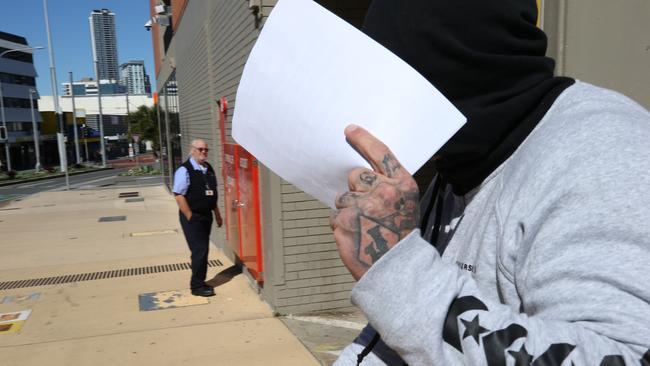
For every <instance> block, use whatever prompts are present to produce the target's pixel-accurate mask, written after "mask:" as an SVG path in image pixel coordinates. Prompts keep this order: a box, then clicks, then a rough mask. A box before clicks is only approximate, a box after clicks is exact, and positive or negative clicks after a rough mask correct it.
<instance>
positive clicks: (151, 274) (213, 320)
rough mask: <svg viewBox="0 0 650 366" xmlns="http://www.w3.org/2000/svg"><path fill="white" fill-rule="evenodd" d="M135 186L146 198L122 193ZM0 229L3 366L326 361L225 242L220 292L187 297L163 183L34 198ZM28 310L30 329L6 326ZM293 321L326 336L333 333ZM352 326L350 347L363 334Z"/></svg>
mask: <svg viewBox="0 0 650 366" xmlns="http://www.w3.org/2000/svg"><path fill="white" fill-rule="evenodd" d="M128 190H131V191H133V190H137V191H138V193H139V194H138V197H135V198H136V199H133V198H134V197H131V198H130V199H125V198H119V197H118V196H119V194H120V193H124V192H125V191H128ZM139 198H144V200H139ZM100 219H102V220H105V221H101V222H100ZM0 233H1V234H0V253H2V255H1V256H0V355H1V356H0V365H6V366H9V365H12V366H13V365H21V366H25V365H34V366H36V365H38V366H41V365H48V366H50V365H66V366H67V365H94V366H100V365H111V366H112V365H139V366H142V365H207V364H212V365H269V364H276V365H283V366H284V365H300V366H305V365H319V364H325V363H326V362H328V361H322V360H321V361H319V360H317V359H316V358H315V357H314V355H313V354H312V353H311V352H310V351H309V350H308V349H307V348H306V347H305V345H307V346H310V345H311V347H314V348H316V349H317V348H318V347H320V346H321V345H322V344H321V343H322V342H321V343H319V342H320V341H319V340H318V339H316V340H315V341H313V339H312V338H310V337H311V336H310V335H309V334H307V335H306V336H305V338H304V339H303V340H302V341H301V339H298V338H297V337H296V336H295V335H294V334H293V333H291V332H290V331H289V329H288V328H287V325H285V324H284V323H283V321H282V320H281V319H279V318H277V317H274V315H273V312H272V311H271V310H270V309H269V307H268V306H267V305H266V304H265V303H264V302H263V301H261V300H260V298H259V296H258V295H257V293H256V292H255V291H254V290H253V288H252V287H251V286H250V285H249V283H248V281H247V279H246V278H244V276H242V275H240V274H239V275H238V273H237V271H236V268H235V267H233V265H232V263H231V262H230V261H229V260H228V259H227V258H226V256H224V255H223V253H221V252H220V251H219V250H218V249H216V248H215V247H212V248H211V254H210V260H211V267H210V268H209V272H208V277H212V276H214V277H215V279H214V283H216V284H219V286H218V287H216V288H215V292H216V293H217V296H215V297H211V298H207V299H206V298H200V297H194V296H191V295H190V294H189V293H188V291H187V290H186V288H187V286H188V281H189V275H190V272H189V270H188V269H187V264H185V263H187V262H188V261H189V251H188V249H187V246H186V244H185V241H184V238H183V235H182V232H181V231H180V227H179V224H178V216H177V209H176V206H175V203H174V201H173V200H172V199H171V197H170V196H169V194H168V193H167V192H166V190H165V189H164V188H163V187H162V186H154V187H140V188H137V189H102V190H78V191H69V192H66V191H62V192H46V193H41V194H37V195H34V196H30V197H27V198H24V199H23V200H22V201H20V202H12V203H11V204H9V205H7V206H4V207H2V208H0ZM98 278H101V279H98ZM30 280H31V281H30ZM26 310H31V313H29V314H28V318H27V319H26V320H25V321H24V322H20V321H15V320H13V321H12V320H11V318H12V316H11V314H10V315H7V316H6V317H5V319H4V320H5V321H4V322H3V321H2V320H3V319H2V317H1V315H2V314H6V313H16V312H20V311H26ZM21 314H23V315H26V314H27V313H26V312H25V313H21ZM284 321H286V322H287V323H288V324H289V326H291V327H293V328H295V329H298V333H300V332H303V333H305V332H306V333H310V332H311V333H320V334H321V337H322V336H325V337H327V333H328V332H329V330H328V329H333V328H331V327H330V328H328V327H325V328H323V324H322V323H319V321H316V322H313V321H310V320H309V319H284ZM9 324H11V325H9ZM310 324H311V325H310ZM339 325H340V324H335V325H334V328H338V327H339ZM21 326H22V328H20V327H21ZM310 327H311V328H310ZM346 327H347V328H350V334H347V333H346V335H344V336H343V337H339V338H337V339H338V342H339V343H341V344H342V345H343V344H344V343H347V342H348V338H349V337H350V336H352V335H353V334H354V333H356V330H354V328H355V327H356V325H352V327H348V325H346V324H343V327H342V328H346ZM323 332H325V334H323ZM303 335H304V334H303ZM325 343H327V342H325ZM330 343H336V342H330ZM337 344H338V343H337ZM321 348H322V347H321ZM317 351H318V349H317ZM325 351H327V352H329V350H325ZM336 352H338V351H334V354H335V353H336ZM330 353H332V352H330ZM332 357H334V356H332Z"/></svg>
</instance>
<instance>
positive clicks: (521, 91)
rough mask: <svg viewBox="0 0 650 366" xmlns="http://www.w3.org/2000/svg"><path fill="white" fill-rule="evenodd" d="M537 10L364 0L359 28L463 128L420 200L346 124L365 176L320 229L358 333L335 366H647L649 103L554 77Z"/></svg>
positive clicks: (400, 171)
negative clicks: (358, 321) (456, 113)
mask: <svg viewBox="0 0 650 366" xmlns="http://www.w3.org/2000/svg"><path fill="white" fill-rule="evenodd" d="M536 18H537V10H536V6H535V1H534V0H506V1H502V2H487V1H483V2H477V1H472V0H458V1H456V2H453V3H448V2H444V1H441V0H417V1H415V0H414V1H390V0H375V1H374V2H373V3H372V5H371V7H370V9H369V11H368V15H367V17H366V24H365V31H366V32H367V33H368V34H369V35H370V36H371V37H373V38H374V39H376V40H377V41H378V42H380V43H382V44H383V45H385V46H386V47H387V48H389V49H390V50H392V51H393V52H394V53H396V54H397V55H398V56H400V57H402V58H403V59H404V60H405V61H406V62H408V63H409V64H411V65H412V66H413V67H414V68H415V69H417V70H418V71H420V72H421V73H422V74H423V75H424V76H425V77H427V78H428V79H429V80H430V81H431V82H432V83H433V84H434V85H435V86H436V87H438V89H440V90H441V91H442V92H443V94H445V95H446V96H447V97H448V98H449V99H450V100H451V101H452V102H453V103H454V104H455V105H456V106H457V107H458V108H459V109H460V110H461V112H463V113H464V114H465V115H466V117H467V118H468V122H467V124H466V125H465V126H464V127H463V128H462V129H461V130H460V131H459V132H458V133H457V134H456V135H455V136H454V137H452V139H451V140H450V141H449V142H448V143H447V144H446V145H445V146H443V148H442V149H441V150H440V151H439V152H438V153H437V154H436V156H435V158H434V160H435V161H434V164H435V167H436V170H437V172H438V175H437V177H436V178H435V179H434V181H433V182H432V184H431V185H430V187H429V189H428V190H427V191H426V192H425V193H424V194H423V196H422V199H421V200H420V202H419V204H418V202H417V201H418V197H419V194H418V193H419V192H418V189H417V185H416V183H415V181H414V179H413V178H412V176H411V174H410V173H409V172H407V171H406V170H405V169H404V168H403V167H402V166H401V165H400V164H399V162H398V160H397V158H396V157H394V156H393V155H392V153H391V152H390V151H389V150H388V149H387V148H386V146H384V145H383V144H382V143H381V142H380V141H378V140H376V139H375V138H374V137H373V136H371V135H370V134H368V132H366V131H365V130H364V129H363V128H361V127H358V126H349V127H348V128H347V129H346V131H345V136H346V138H347V140H348V141H349V142H350V144H351V145H353V146H354V147H355V148H356V149H357V150H358V151H359V152H360V153H361V154H362V155H363V156H364V157H365V158H366V160H368V162H369V163H370V165H371V166H372V170H368V169H363V168H359V169H356V170H354V171H352V172H351V173H350V175H349V186H350V191H349V192H346V193H343V194H341V195H340V196H339V197H338V198H337V208H338V209H339V210H338V211H337V212H336V213H335V214H334V215H333V216H332V219H331V225H332V228H333V230H334V237H335V239H336V242H337V245H338V248H339V253H340V255H341V258H342V260H343V262H344V263H345V265H346V266H347V267H348V269H349V270H350V272H351V273H352V275H353V276H354V277H355V278H356V279H357V280H358V283H357V284H356V285H355V287H354V289H353V291H352V301H353V302H354V303H355V304H356V305H357V306H358V307H359V308H361V310H362V311H363V312H364V313H365V314H366V316H367V317H368V319H369V323H370V325H369V326H368V327H367V328H366V329H364V331H363V332H362V334H361V335H360V336H359V337H358V338H357V340H355V342H354V343H353V344H352V345H350V346H348V347H347V348H346V349H345V350H344V352H343V354H342V355H341V357H340V358H339V360H338V361H337V362H336V364H335V365H354V364H359V363H361V364H363V365H384V364H387V365H403V364H409V365H412V366H414V365H489V366H492V365H639V364H641V365H644V366H648V365H650V286H649V285H648V284H650V272H649V271H648V269H647V265H648V263H650V194H649V193H648V192H647V187H650V169H649V168H650V113H649V112H648V111H647V110H646V109H644V108H643V107H641V106H640V105H638V104H636V103H635V102H634V101H632V100H630V99H628V98H627V97H625V96H623V95H621V94H618V93H616V92H613V91H610V90H606V89H601V88H598V87H596V86H593V85H590V84H587V83H584V82H580V81H574V80H573V79H569V78H558V77H555V76H553V66H554V64H553V61H552V60H551V59H549V58H547V57H545V56H544V54H545V49H546V37H545V35H544V34H543V32H542V31H541V30H539V29H538V28H537V27H535V23H536ZM432 118H435V116H433V117H432Z"/></svg>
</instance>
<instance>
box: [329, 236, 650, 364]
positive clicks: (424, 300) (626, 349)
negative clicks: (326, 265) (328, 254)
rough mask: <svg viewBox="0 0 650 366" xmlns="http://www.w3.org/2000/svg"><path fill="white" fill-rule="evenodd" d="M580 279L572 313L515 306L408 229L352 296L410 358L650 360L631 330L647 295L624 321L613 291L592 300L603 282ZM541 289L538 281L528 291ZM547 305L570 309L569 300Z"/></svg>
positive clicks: (648, 324) (647, 309)
mask: <svg viewBox="0 0 650 366" xmlns="http://www.w3.org/2000/svg"><path fill="white" fill-rule="evenodd" d="M576 286H580V285H579V284H576ZM585 286H586V287H589V288H586V289H582V290H578V289H577V288H576V291H580V292H582V293H583V295H585V296H586V297H585V298H584V301H583V302H582V303H581V304H574V305H575V306H573V309H574V310H573V311H574V312H577V314H574V315H575V316H576V318H575V320H574V321H569V320H566V319H567V318H569V316H567V314H564V315H561V316H557V317H555V318H554V316H553V313H552V311H550V312H541V313H543V315H542V314H540V315H539V316H529V315H526V314H525V313H519V312H515V311H513V310H512V309H511V308H510V307H508V306H506V305H503V304H501V303H498V302H494V301H490V300H488V299H487V298H486V297H485V296H483V295H482V294H481V292H480V291H479V290H478V288H477V285H476V283H475V282H474V280H473V279H472V277H471V276H470V275H469V274H468V273H465V272H462V271H459V270H458V268H457V267H456V266H454V265H452V264H449V263H445V262H443V261H442V260H441V258H440V256H439V254H438V253H437V251H436V250H435V249H434V248H433V247H432V246H431V245H430V244H429V243H427V242H426V241H424V240H423V239H422V238H420V235H419V232H417V231H414V232H413V233H411V235H409V236H408V237H407V238H405V239H404V240H403V241H402V242H400V243H399V244H398V245H397V246H396V247H395V248H393V249H392V250H391V251H389V252H388V253H387V254H386V255H385V256H384V257H382V258H381V259H380V261H378V262H377V263H376V264H375V265H374V266H373V267H371V269H370V270H369V271H368V272H367V273H366V274H365V275H364V276H363V277H362V278H361V280H360V281H359V283H358V284H357V285H356V286H355V288H354V289H353V292H352V301H353V303H354V304H355V305H357V306H358V307H360V308H361V309H362V311H363V312H364V313H365V314H366V315H367V316H368V319H369V322H370V323H371V324H372V325H373V326H374V327H375V328H376V329H377V331H378V332H379V333H380V334H381V337H382V340H383V341H384V342H386V344H388V345H389V346H390V347H392V348H393V349H394V350H395V351H397V352H398V353H399V354H400V355H401V356H402V358H403V359H404V360H405V361H406V362H407V363H408V364H409V365H412V366H413V365H457V364H464V365H489V366H493V365H548V366H550V365H576V366H578V365H638V364H639V363H641V364H642V365H643V366H646V365H650V352H647V351H648V343H650V339H648V338H645V339H643V338H639V337H640V336H641V337H642V336H646V337H647V336H648V332H647V331H645V332H644V333H645V334H638V333H637V334H635V331H641V330H643V329H644V328H645V329H649V328H650V321H649V320H647V319H648V317H647V315H648V314H650V306H649V305H648V304H647V303H645V306H642V307H640V308H639V309H638V313H637V314H636V316H632V317H631V318H636V320H642V321H643V324H638V326H636V327H633V328H626V327H625V326H626V323H628V321H629V320H632V319H625V320H622V321H621V322H619V323H618V324H617V323H616V319H617V318H620V317H625V316H624V315H620V314H616V312H617V311H618V310H617V309H619V308H620V306H619V304H617V303H616V301H615V300H616V296H611V298H612V301H613V302H612V303H609V304H602V303H598V304H597V305H596V304H594V301H596V302H597V298H598V296H599V292H601V289H602V288H599V286H592V284H591V283H588V284H586V285H585ZM551 287H553V285H552V284H551ZM547 290H549V289H547V288H545V287H544V286H543V285H541V284H540V287H539V288H538V289H536V290H534V291H533V290H531V291H533V292H541V293H544V292H546V291H547ZM610 290H611V289H610ZM619 295H620V296H619V301H621V302H624V301H626V300H628V297H629V296H634V295H630V294H625V293H624V291H623V290H621V291H620V293H619ZM558 297H559V296H555V297H553V298H554V299H556V298H558ZM548 305H549V306H550V307H558V308H559V309H560V310H562V311H566V312H571V311H572V306H571V305H570V304H568V305H566V304H548ZM639 305H643V303H639ZM582 311H588V312H585V313H581V312H582ZM643 314H645V315H643ZM563 318H564V319H563ZM643 318H645V320H643ZM579 319H580V320H579ZM608 321H609V322H614V323H607V322H608ZM619 327H623V329H619V331H617V332H616V333H618V335H619V337H613V336H612V334H609V335H608V334H606V332H603V331H602V330H603V328H610V329H618V328H619ZM354 347H357V348H360V347H359V345H355V346H354ZM361 348H362V347H361ZM346 351H347V353H351V352H353V351H354V350H353V349H352V348H350V349H348V350H346ZM345 354H346V352H344V355H345ZM372 360H373V361H375V360H374V358H373V359H372ZM341 361H343V360H341ZM513 362H514V363H513ZM343 364H344V363H339V365H343ZM369 364H381V363H378V362H372V363H369Z"/></svg>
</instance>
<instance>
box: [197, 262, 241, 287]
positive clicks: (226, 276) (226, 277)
mask: <svg viewBox="0 0 650 366" xmlns="http://www.w3.org/2000/svg"><path fill="white" fill-rule="evenodd" d="M238 274H241V266H238V265H232V266H230V267H228V268H226V269H224V270H223V271H221V272H219V273H217V275H216V276H214V277H213V278H212V279H210V280H208V281H205V283H207V284H208V285H209V286H212V287H218V286H221V285H223V284H224V283H226V282H228V281H230V280H232V279H233V277H235V276H237V275H238Z"/></svg>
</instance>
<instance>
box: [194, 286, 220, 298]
mask: <svg viewBox="0 0 650 366" xmlns="http://www.w3.org/2000/svg"><path fill="white" fill-rule="evenodd" d="M192 295H194V296H204V297H209V296H214V295H215V294H214V289H213V288H212V287H209V286H203V287H199V288H193V289H192Z"/></svg>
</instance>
